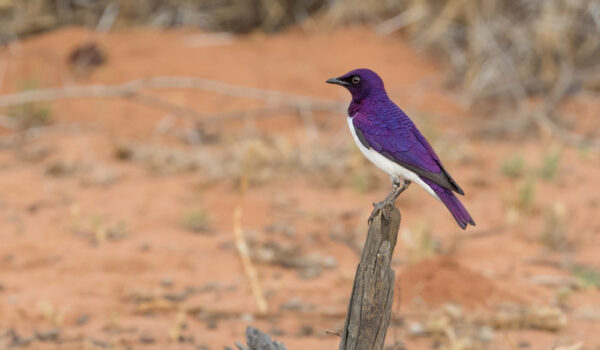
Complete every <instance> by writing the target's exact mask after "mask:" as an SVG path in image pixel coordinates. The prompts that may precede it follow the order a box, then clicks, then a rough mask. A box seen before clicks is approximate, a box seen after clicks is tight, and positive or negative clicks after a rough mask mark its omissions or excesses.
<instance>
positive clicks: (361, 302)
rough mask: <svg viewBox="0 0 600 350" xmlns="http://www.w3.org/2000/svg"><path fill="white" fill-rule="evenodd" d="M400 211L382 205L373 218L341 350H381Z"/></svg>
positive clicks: (390, 297) (391, 292)
mask: <svg viewBox="0 0 600 350" xmlns="http://www.w3.org/2000/svg"><path fill="white" fill-rule="evenodd" d="M400 219H401V216H400V211H399V210H398V208H396V207H395V206H394V205H393V204H387V205H385V206H384V207H383V208H382V209H381V210H380V212H379V213H378V214H377V215H376V216H375V218H374V219H373V222H372V223H371V226H370V227H369V231H368V233H367V240H366V242H365V245H364V248H363V253H362V256H361V259H360V263H359V264H358V267H357V269H356V276H355V277H354V286H353V288H352V295H351V297H350V303H349V305H348V314H347V315H346V323H345V325H344V332H343V335H342V339H341V342H340V346H339V349H340V350H355V349H356V350H365V349H373V350H379V349H383V345H384V341H385V335H386V332H387V328H388V325H389V322H390V317H391V314H392V304H393V300H394V280H395V273H394V270H392V268H391V267H390V264H391V260H392V255H393V253H394V247H395V246H396V240H397V238H398V229H399V228H400Z"/></svg>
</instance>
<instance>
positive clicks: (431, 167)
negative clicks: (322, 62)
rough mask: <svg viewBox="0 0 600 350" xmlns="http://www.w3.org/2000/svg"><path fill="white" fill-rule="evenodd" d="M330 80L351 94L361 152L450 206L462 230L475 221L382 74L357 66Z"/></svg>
mask: <svg viewBox="0 0 600 350" xmlns="http://www.w3.org/2000/svg"><path fill="white" fill-rule="evenodd" d="M327 82H328V83H332V84H338V85H342V86H344V87H346V88H347V89H348V90H349V91H350V93H351V94H352V102H351V103H350V106H349V107H348V125H349V127H350V131H351V132H352V135H353V137H354V140H355V141H356V143H357V145H358V147H359V149H360V150H361V152H362V153H363V154H364V155H365V156H366V157H367V158H368V159H369V160H370V161H372V162H373V163H374V164H375V165H377V166H378V167H379V168H380V169H382V170H383V171H385V172H386V173H388V174H389V175H390V176H391V178H392V179H393V181H394V183H396V182H400V181H405V182H407V183H410V182H416V183H417V184H419V185H420V186H422V187H423V188H424V189H425V190H427V191H428V192H429V193H430V194H431V195H432V196H434V197H435V198H437V199H439V200H440V201H442V203H444V204H445V205H446V207H447V208H448V210H449V211H450V213H452V215H453V216H454V218H455V219H456V222H457V223H458V224H459V225H460V227H462V228H463V229H464V228H466V226H467V224H471V225H475V222H474V221H473V219H472V218H471V216H470V215H469V213H468V212H467V210H466V209H465V207H464V206H463V205H462V204H461V203H460V201H459V200H458V198H457V197H456V196H455V195H454V193H453V192H456V193H459V194H461V195H463V194H464V192H463V190H462V189H461V188H460V187H459V186H458V184H457V183H456V181H454V179H452V177H451V176H450V174H449V173H448V172H447V171H446V169H445V168H444V166H443V165H442V163H441V161H440V159H439V157H438V156H437V154H436V153H435V151H434V150H433V148H432V147H431V145H430V144H429V143H428V142H427V140H426V139H425V137H424V136H423V135H422V134H421V132H419V130H418V129H417V127H416V126H415V125H414V123H413V122H412V121H411V120H410V118H409V117H408V116H407V115H406V114H405V113H404V112H403V111H402V110H401V109H400V108H399V107H398V106H397V105H396V104H395V103H394V102H392V101H391V100H390V99H389V97H388V96H387V93H386V91H385V88H384V85H383V81H382V80H381V78H380V77H379V76H378V75H377V74H376V73H374V72H373V71H370V70H368V69H356V70H353V71H351V72H349V73H346V74H344V75H343V76H341V77H339V78H335V79H330V80H328V81H327Z"/></svg>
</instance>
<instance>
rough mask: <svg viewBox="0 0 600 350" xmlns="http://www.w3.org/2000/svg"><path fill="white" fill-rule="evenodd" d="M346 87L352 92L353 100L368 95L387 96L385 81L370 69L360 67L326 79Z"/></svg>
mask: <svg viewBox="0 0 600 350" xmlns="http://www.w3.org/2000/svg"><path fill="white" fill-rule="evenodd" d="M326 83H329V84H337V85H341V86H343V87H345V88H346V89H348V91H350V93H351V94H352V99H353V100H362V99H364V98H366V97H374V96H386V92H385V88H384V86H383V81H382V80H381V78H380V77H379V75H377V73H375V72H373V71H372V70H370V69H365V68H360V69H355V70H352V71H350V72H348V73H346V74H344V75H342V76H340V77H337V78H332V79H329V80H327V81H326Z"/></svg>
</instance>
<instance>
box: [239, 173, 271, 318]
mask: <svg viewBox="0 0 600 350" xmlns="http://www.w3.org/2000/svg"><path fill="white" fill-rule="evenodd" d="M247 187H248V175H247V172H244V174H243V175H242V179H241V181H240V199H239V202H238V204H237V205H236V206H235V209H234V211H233V233H234V235H235V245H236V247H237V250H238V253H239V254H240V258H241V259H242V264H243V265H244V272H245V273H246V276H247V277H248V280H249V282H250V287H251V288H252V294H253V295H254V299H255V300H256V306H257V307H258V311H259V312H260V313H262V314H266V313H267V312H268V308H267V301H266V300H265V297H264V295H263V292H262V288H261V286H260V283H259V282H258V274H257V273H256V268H254V265H253V264H252V260H251V259H250V251H249V248H248V243H247V242H246V238H245V236H244V230H243V228H242V206H243V202H244V195H245V193H246V188H247Z"/></svg>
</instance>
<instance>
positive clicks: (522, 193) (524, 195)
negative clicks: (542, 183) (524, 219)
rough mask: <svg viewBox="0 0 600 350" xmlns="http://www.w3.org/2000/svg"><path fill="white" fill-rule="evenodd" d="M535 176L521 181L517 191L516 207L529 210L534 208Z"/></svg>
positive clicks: (525, 210)
mask: <svg viewBox="0 0 600 350" xmlns="http://www.w3.org/2000/svg"><path fill="white" fill-rule="evenodd" d="M534 179H535V178H534V177H532V176H530V177H528V178H527V179H525V181H523V182H522V183H521V185H520V186H519V189H518V193H517V199H516V203H515V204H516V207H517V209H519V210H521V211H524V212H529V211H531V209H532V208H533V202H534V200H535V183H534Z"/></svg>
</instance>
